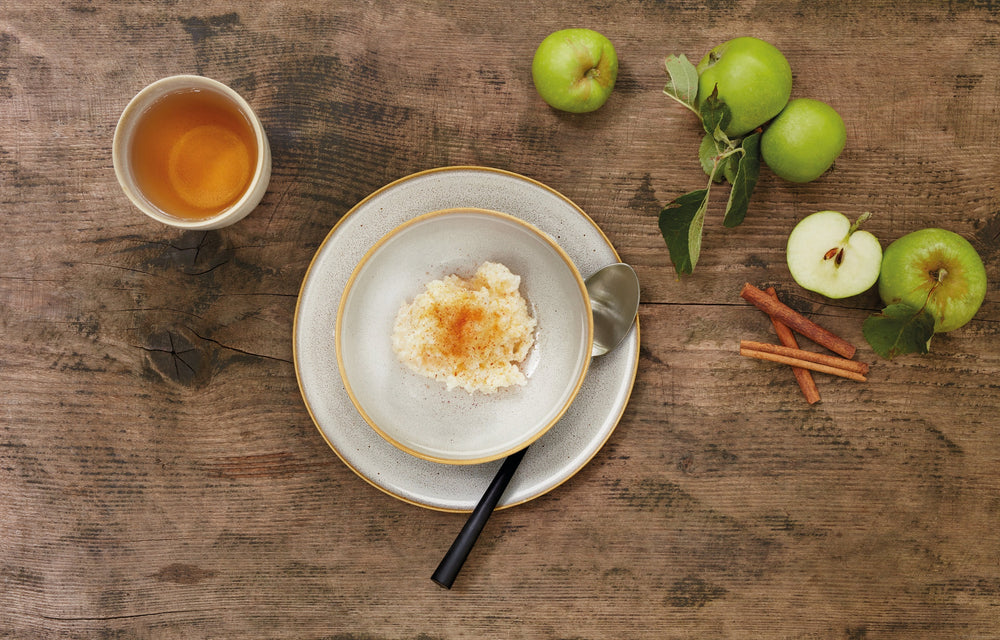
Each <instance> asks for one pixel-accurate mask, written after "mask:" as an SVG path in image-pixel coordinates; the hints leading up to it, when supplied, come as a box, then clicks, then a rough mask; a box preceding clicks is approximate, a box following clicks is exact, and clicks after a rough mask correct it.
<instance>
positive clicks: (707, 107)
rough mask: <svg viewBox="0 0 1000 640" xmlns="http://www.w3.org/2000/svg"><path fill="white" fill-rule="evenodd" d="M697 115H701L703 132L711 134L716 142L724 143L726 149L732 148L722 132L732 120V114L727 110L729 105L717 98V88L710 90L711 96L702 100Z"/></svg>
mask: <svg viewBox="0 0 1000 640" xmlns="http://www.w3.org/2000/svg"><path fill="white" fill-rule="evenodd" d="M699 113H700V114H701V122H702V126H704V127H705V131H706V132H708V133H710V134H712V135H713V136H714V137H715V139H716V140H718V141H719V142H722V143H724V144H725V145H726V146H727V147H728V146H733V145H732V143H731V142H730V141H729V138H728V137H727V136H726V134H725V133H723V131H725V129H726V127H727V126H729V121H730V120H731V119H732V112H731V111H730V110H729V105H727V104H726V103H725V102H723V101H722V99H721V98H719V88H718V87H716V88H715V89H713V90H712V93H711V95H709V96H708V97H707V98H705V99H704V100H702V102H701V105H700V106H699Z"/></svg>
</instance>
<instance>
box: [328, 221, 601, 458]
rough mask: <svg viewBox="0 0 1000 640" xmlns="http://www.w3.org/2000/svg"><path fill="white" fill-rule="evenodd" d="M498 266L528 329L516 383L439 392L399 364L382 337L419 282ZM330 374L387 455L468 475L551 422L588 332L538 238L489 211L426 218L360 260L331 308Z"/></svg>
mask: <svg viewBox="0 0 1000 640" xmlns="http://www.w3.org/2000/svg"><path fill="white" fill-rule="evenodd" d="M484 261H490V262H494V263H499V264H502V265H505V266H506V267H507V268H509V269H511V270H512V271H513V273H515V274H517V276H518V277H519V279H520V286H519V287H518V291H519V293H520V294H521V295H522V296H523V297H524V298H525V300H526V302H527V305H528V311H529V313H530V314H531V315H532V317H533V318H534V319H535V321H536V322H537V325H536V327H535V330H534V331H533V332H532V334H533V338H534V341H533V344H532V347H531V349H530V350H529V351H528V357H526V358H525V361H524V364H523V366H521V367H520V368H519V370H520V372H521V373H522V374H524V375H525V376H526V378H527V381H526V383H525V384H524V385H521V386H519V385H512V386H510V387H507V388H503V389H499V390H497V391H496V392H495V393H490V394H484V393H480V392H475V393H467V392H466V391H465V390H464V389H460V388H458V389H448V388H447V387H446V386H445V383H444V382H442V381H438V380H433V379H429V378H427V377H424V376H422V375H420V374H418V373H415V372H414V371H411V370H410V369H409V368H408V367H407V366H406V365H405V364H403V363H402V362H400V360H399V358H398V357H397V356H396V354H395V352H394V351H393V344H392V342H393V341H392V340H391V339H390V336H392V335H393V327H394V325H395V322H396V315H397V313H398V311H399V308H400V307H401V306H402V305H403V304H404V303H407V302H410V301H412V300H413V299H414V298H415V297H416V296H417V295H418V294H420V293H423V292H424V290H425V287H426V285H427V283H428V282H430V281H431V280H439V279H441V278H444V277H445V276H448V275H451V274H458V275H459V276H461V277H471V276H472V274H473V273H474V272H475V271H476V269H477V268H479V266H480V265H481V264H482V263H483V262H484ZM335 344H336V348H337V363H338V366H339V369H340V377H341V379H342V380H343V381H344V387H345V388H346V389H347V395H348V396H349V397H350V398H351V402H353V403H354V406H355V407H356V408H357V410H358V413H360V414H361V417H363V418H364V419H365V421H366V422H367V423H368V424H370V425H371V426H372V428H373V429H375V431H376V432H378V434H379V435H381V436H382V437H383V438H385V439H386V440H388V441H389V442H390V443H391V444H393V445H394V446H396V447H399V448H400V449H402V450H403V451H406V452H407V453H409V454H411V455H415V456H417V457H419V458H424V459H425V460H430V461H432V462H440V463H444V464H479V463H483V462H489V461H491V460H497V459H499V458H503V457H505V456H508V455H510V454H512V453H514V452H515V451H518V450H520V449H523V448H524V447H526V446H528V445H529V444H531V443H532V442H534V441H535V440H537V439H538V438H540V437H542V436H543V435H544V434H545V432H546V431H548V430H549V429H550V428H552V426H554V425H555V424H556V422H558V420H559V418H560V417H562V415H563V413H565V412H566V410H567V409H568V408H569V406H570V404H571V403H572V402H573V398H575V397H576V394H577V392H578V391H579V390H580V386H581V385H582V384H583V380H584V379H585V377H586V375H587V367H588V366H589V365H590V360H591V356H590V354H591V349H592V347H593V321H592V317H591V311H590V302H589V299H588V296H587V289H586V285H584V282H583V279H582V278H581V277H580V273H579V272H578V271H577V270H576V266H575V265H574V264H573V261H572V259H570V257H569V256H568V255H567V254H566V252H565V251H563V250H562V249H561V248H560V247H559V245H558V244H556V243H555V242H554V241H553V240H552V239H551V238H550V237H548V235H547V234H545V233H543V232H542V231H541V230H540V229H538V227H536V226H534V225H530V224H528V223H527V222H525V221H523V220H521V219H520V218H516V217H514V216H511V215H508V214H506V213H500V212H498V211H489V210H486V209H470V208H467V207H461V208H454V209H444V210H442V211H432V212H430V213H425V214H423V215H420V216H417V217H415V218H411V219H410V220H408V221H406V222H404V223H403V224H401V225H400V226H398V227H396V228H395V229H393V230H392V231H390V232H389V233H388V234H386V235H385V236H384V237H382V238H381V239H380V240H379V241H378V242H377V243H376V244H375V246H374V247H373V248H372V249H371V250H370V251H369V252H368V253H367V254H365V257H364V258H362V260H361V262H360V263H359V264H358V266H357V268H356V269H355V270H354V273H353V274H352V275H351V278H350V279H349V280H348V281H347V285H346V287H345V289H344V294H343V296H341V298H340V307H339V310H338V313H337V326H336V331H335Z"/></svg>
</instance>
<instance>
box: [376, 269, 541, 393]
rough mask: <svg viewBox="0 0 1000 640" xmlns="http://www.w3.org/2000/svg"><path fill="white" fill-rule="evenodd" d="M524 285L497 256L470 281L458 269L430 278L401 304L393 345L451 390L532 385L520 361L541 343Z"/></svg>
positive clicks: (418, 369) (405, 360)
mask: <svg viewBox="0 0 1000 640" xmlns="http://www.w3.org/2000/svg"><path fill="white" fill-rule="evenodd" d="M520 284H521V277H520V276H517V275H515V274H513V273H511V271H510V270H509V269H508V268H507V267H506V266H504V265H502V264H499V263H494V262H484V263H483V264H482V265H481V266H480V267H479V269H478V270H477V271H476V273H475V275H474V276H473V277H472V278H469V279H464V278H461V277H460V276H457V275H450V276H446V277H445V278H443V279H441V280H434V281H433V282H430V283H428V284H427V288H426V290H425V291H424V292H423V293H421V294H420V295H418V296H417V297H416V298H414V299H413V302H411V303H409V304H403V305H402V307H400V309H399V313H398V314H397V316H396V322H395V325H394V326H393V332H392V348H393V351H395V353H396V355H397V357H398V358H399V359H400V361H402V362H403V363H404V364H406V365H407V366H408V367H409V368H410V369H411V370H413V371H414V372H416V373H418V374H420V375H423V376H426V377H428V378H433V379H435V380H439V381H441V382H444V383H445V384H446V385H447V387H448V389H454V388H455V387H461V388H463V389H465V390H466V391H468V392H469V393H474V392H477V391H478V392H480V393H485V394H491V393H495V392H496V391H497V390H499V389H501V388H504V387H509V386H511V385H519V386H520V385H524V384H526V382H527V379H526V378H525V376H524V373H523V372H522V371H521V370H520V368H519V366H518V365H519V364H520V363H521V362H522V361H523V360H524V359H525V357H526V356H527V355H528V351H529V350H530V349H531V346H532V344H533V343H534V331H535V325H536V322H535V319H534V318H532V317H531V315H530V314H529V313H528V305H527V302H526V301H525V299H524V298H523V297H521V294H520V292H519V287H520Z"/></svg>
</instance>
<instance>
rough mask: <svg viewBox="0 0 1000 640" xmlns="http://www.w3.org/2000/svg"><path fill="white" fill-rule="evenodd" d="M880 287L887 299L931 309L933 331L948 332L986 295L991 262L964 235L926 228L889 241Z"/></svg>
mask: <svg viewBox="0 0 1000 640" xmlns="http://www.w3.org/2000/svg"><path fill="white" fill-rule="evenodd" d="M878 292H879V296H881V298H882V301H883V302H885V303H886V304H887V305H891V304H897V303H903V304H906V305H908V306H910V307H913V308H914V309H927V311H929V312H930V314H931V315H932V316H934V333H944V332H946V331H952V330H953V329H957V328H959V327H961V326H962V325H964V324H965V323H967V322H968V321H969V320H971V319H972V317H973V316H974V315H976V311H978V310H979V307H980V306H981V305H982V304H983V300H984V299H985V298H986V268H985V267H984V266H983V261H982V259H981V258H980V257H979V254H978V253H976V250H975V248H973V246H972V245H971V244H970V243H969V241H968V240H966V239H965V238H963V237H962V236H960V235H958V234H957V233H954V232H952V231H947V230H945V229H934V228H931V229H921V230H920V231H914V232H912V233H908V234H907V235H905V236H903V237H902V238H899V239H898V240H896V241H895V242H893V243H892V244H890V245H889V246H888V247H886V250H885V255H884V256H883V257H882V275H881V276H880V277H879V281H878Z"/></svg>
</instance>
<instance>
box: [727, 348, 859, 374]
mask: <svg viewBox="0 0 1000 640" xmlns="http://www.w3.org/2000/svg"><path fill="white" fill-rule="evenodd" d="M807 353H808V352H807ZM740 355H741V356H747V357H748V358H756V359H758V360H769V361H771V362H779V363H781V364H787V365H791V366H793V367H801V368H803V369H809V370H811V371H818V372H820V373H828V374H830V375H832V376H838V377H841V378H847V379H849V380H857V381H858V382H865V381H866V380H867V378H865V376H864V375H862V374H860V373H857V372H856V371H850V370H849V369H842V368H840V367H834V366H830V365H827V364H820V363H819V362H812V361H810V360H802V359H801V358H794V357H790V356H785V355H780V354H777V353H770V352H768V351H756V350H754V349H746V348H744V347H740Z"/></svg>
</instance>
